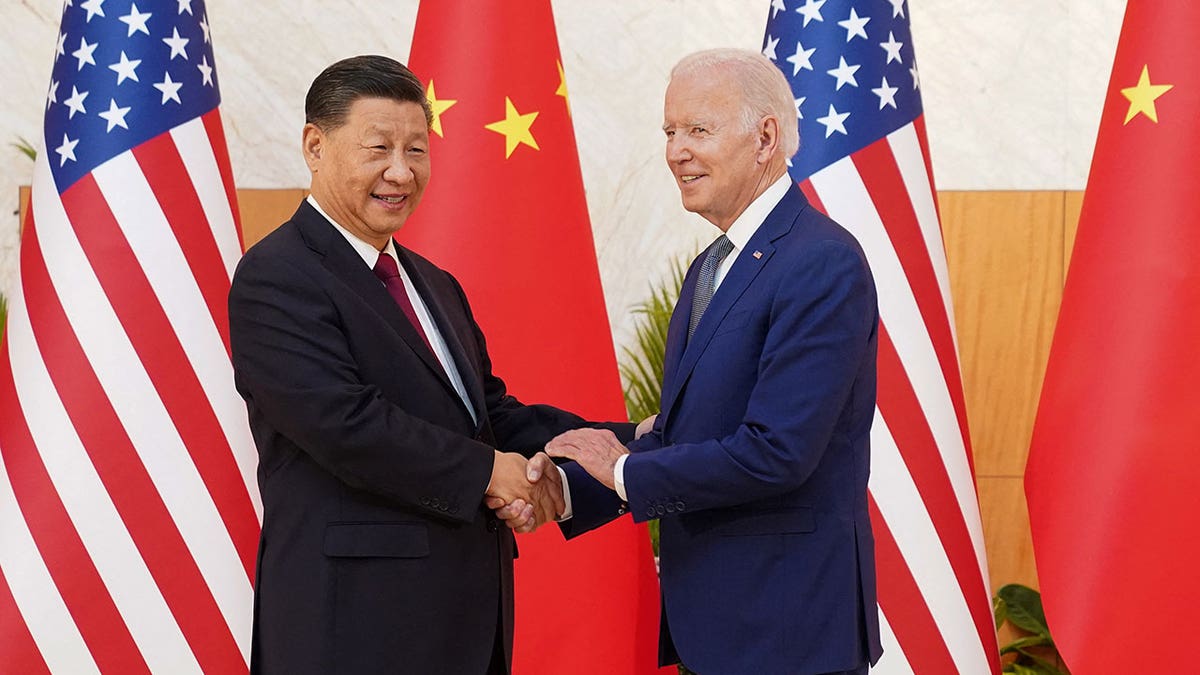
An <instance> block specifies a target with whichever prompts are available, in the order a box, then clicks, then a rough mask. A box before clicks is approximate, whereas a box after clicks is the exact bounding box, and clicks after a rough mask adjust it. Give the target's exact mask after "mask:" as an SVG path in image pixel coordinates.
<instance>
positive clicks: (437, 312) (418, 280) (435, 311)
mask: <svg viewBox="0 0 1200 675" xmlns="http://www.w3.org/2000/svg"><path fill="white" fill-rule="evenodd" d="M396 253H397V254H399V256H400V264H402V265H404V270H405V271H406V272H408V277H409V278H410V279H412V282H413V285H414V286H416V289H417V293H418V294H420V296H421V299H422V300H424V301H425V306H426V307H428V308H429V313H430V314H431V315H432V316H433V321H434V323H436V324H437V328H438V332H440V333H441V334H442V339H443V340H445V342H446V346H447V347H448V348H449V349H450V355H451V356H452V357H453V358H454V364H455V366H456V367H457V368H458V375H459V377H461V378H462V382H463V387H464V388H465V389H466V390H467V397H468V398H470V399H471V406H472V407H473V408H474V409H475V419H476V420H477V421H478V424H479V426H480V427H482V425H483V423H484V420H485V419H486V418H487V411H486V410H485V409H484V401H483V398H484V397H483V383H482V382H480V381H479V376H478V373H476V372H475V370H476V369H475V366H474V364H473V363H472V361H471V360H470V358H469V357H468V356H467V351H466V348H465V347H463V344H462V339H461V338H460V337H459V335H458V332H457V331H456V330H455V329H454V325H455V324H454V322H453V321H451V320H450V314H449V313H448V311H447V309H446V306H445V305H446V303H445V299H444V298H442V297H441V296H440V295H439V294H438V293H436V292H435V291H434V290H433V287H432V286H430V284H429V281H428V280H427V279H426V278H425V276H424V275H423V274H421V273H420V272H419V271H417V266H416V265H415V264H414V261H413V257H412V253H411V252H410V251H409V250H408V249H406V248H404V247H403V246H401V245H400V244H396ZM418 339H420V338H419V337H418ZM422 346H423V345H422ZM439 370H441V368H440V367H439ZM447 384H449V381H447ZM451 389H453V385H451ZM457 395H458V393H457V392H455V396H457ZM476 431H478V429H476Z"/></svg>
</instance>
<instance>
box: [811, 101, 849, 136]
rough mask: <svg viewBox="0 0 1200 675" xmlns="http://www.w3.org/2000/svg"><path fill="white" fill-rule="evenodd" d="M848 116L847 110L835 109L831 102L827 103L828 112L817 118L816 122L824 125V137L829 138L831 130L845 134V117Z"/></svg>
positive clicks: (831, 133)
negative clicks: (841, 111) (839, 110)
mask: <svg viewBox="0 0 1200 675" xmlns="http://www.w3.org/2000/svg"><path fill="white" fill-rule="evenodd" d="M849 116H850V113H848V112H844V113H840V112H838V111H837V109H835V108H834V107H833V104H832V103H830V104H829V114H828V115H826V116H824V117H818V118H817V121H818V122H820V123H821V124H824V125H825V138H829V137H830V136H832V135H833V132H835V131H836V132H838V133H840V134H842V135H843V136H844V135H846V124H845V122H846V118H847V117H849Z"/></svg>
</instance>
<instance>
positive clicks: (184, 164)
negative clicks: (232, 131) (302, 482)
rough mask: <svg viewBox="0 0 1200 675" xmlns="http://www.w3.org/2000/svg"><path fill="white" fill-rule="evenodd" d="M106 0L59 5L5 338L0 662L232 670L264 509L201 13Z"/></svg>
mask: <svg viewBox="0 0 1200 675" xmlns="http://www.w3.org/2000/svg"><path fill="white" fill-rule="evenodd" d="M100 5H101V3H100V2H84V3H75V4H74V5H72V4H70V3H68V4H67V6H66V7H65V8H64V10H63V17H62V27H61V31H60V33H59V40H58V49H57V50H56V56H55V60H54V67H53V72H52V75H51V79H50V86H49V91H48V95H47V101H46V111H45V123H44V136H43V140H44V143H43V146H42V148H43V149H42V151H41V152H40V153H38V157H37V161H36V165H35V169H34V177H33V190H32V196H31V201H30V206H29V211H28V215H27V217H26V220H25V223H24V229H23V232H22V236H21V255H20V269H19V283H18V284H17V287H16V289H15V292H14V293H13V295H12V297H11V299H10V304H9V313H8V326H7V330H6V333H5V337H4V342H3V345H2V348H0V664H2V665H0V670H2V671H4V672H6V673H9V672H11V673H39V672H48V671H49V672H58V673H90V672H110V673H142V672H159V673H198V672H210V673H236V672H247V670H248V657H249V652H250V634H251V631H250V624H251V614H252V612H251V609H252V599H253V591H252V584H253V580H254V579H253V578H254V559H255V551H256V548H257V545H258V534H259V522H260V518H261V512H262V507H261V504H260V503H259V500H258V490H257V487H256V484H255V476H254V471H255V464H256V455H255V452H254V446H253V444H252V442H251V438H250V432H249V428H248V426H247V422H246V409H245V406H244V405H243V403H242V401H241V399H240V397H239V396H238V395H237V392H236V391H234V388H233V386H232V383H233V372H232V367H231V365H230V359H229V339H228V330H227V327H228V320H227V317H226V304H225V303H226V296H227V295H228V292H229V280H230V277H231V275H232V273H233V268H234V265H235V264H236V263H237V260H238V257H239V256H240V255H241V244H240V241H239V234H238V232H239V228H238V227H237V223H236V220H237V204H236V200H235V197H234V194H235V193H234V190H233V180H232V174H231V172H230V168H229V156H228V152H227V151H226V148H225V138H224V132H223V130H222V124H221V116H220V113H219V110H218V105H219V102H220V95H219V92H218V89H217V78H216V73H215V71H214V70H213V66H214V61H213V52H212V45H211V43H210V35H209V27H208V20H207V15H206V13H205V4H204V2H203V0H192V2H191V3H190V4H188V3H180V2H175V1H174V0H145V1H139V2H138V3H136V4H135V5H134V6H133V7H132V8H130V7H129V5H128V4H126V5H125V6H124V8H122V9H117V8H112V7H108V8H101V6H100ZM185 5H186V7H185ZM105 9H108V11H107V12H105V11H104V10H105ZM126 10H128V13H123V12H126Z"/></svg>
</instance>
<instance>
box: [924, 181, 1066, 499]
mask: <svg viewBox="0 0 1200 675" xmlns="http://www.w3.org/2000/svg"><path fill="white" fill-rule="evenodd" d="M939 204H940V208H941V214H942V227H943V231H944V236H945V240H946V258H947V261H948V264H949V268H950V286H951V294H952V297H953V301H954V315H955V324H956V326H957V329H958V345H959V352H960V353H959V358H960V360H961V361H962V370H963V386H964V389H965V392H964V394H965V398H966V403H967V414H968V423H969V424H970V427H971V445H972V447H973V449H974V453H975V470H976V473H977V474H978V475H979V476H1020V475H1022V474H1023V473H1024V469H1025V456H1026V452H1027V449H1028V447H1029V437H1030V435H1031V433H1032V430H1033V415H1034V412H1035V410H1036V407H1037V399H1038V394H1039V392H1040V391H1041V385H1042V375H1043V373H1044V372H1045V369H1046V355H1047V353H1048V352H1049V348H1050V339H1051V337H1052V336H1053V330H1054V320H1055V318H1056V316H1057V315H1058V305H1059V301H1060V300H1061V298H1062V273H1063V272H1062V270H1063V250H1062V246H1063V234H1062V219H1063V208H1064V206H1063V195H1062V193H1061V192H992V193H976V192H942V193H940V195H939Z"/></svg>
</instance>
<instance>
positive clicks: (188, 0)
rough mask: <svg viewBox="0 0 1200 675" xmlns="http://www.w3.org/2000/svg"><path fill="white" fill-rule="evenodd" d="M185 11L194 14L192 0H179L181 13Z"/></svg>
mask: <svg viewBox="0 0 1200 675" xmlns="http://www.w3.org/2000/svg"><path fill="white" fill-rule="evenodd" d="M184 12H187V13H188V14H192V0H179V13H180V14H183V13H184ZM192 16H195V14H192Z"/></svg>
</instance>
